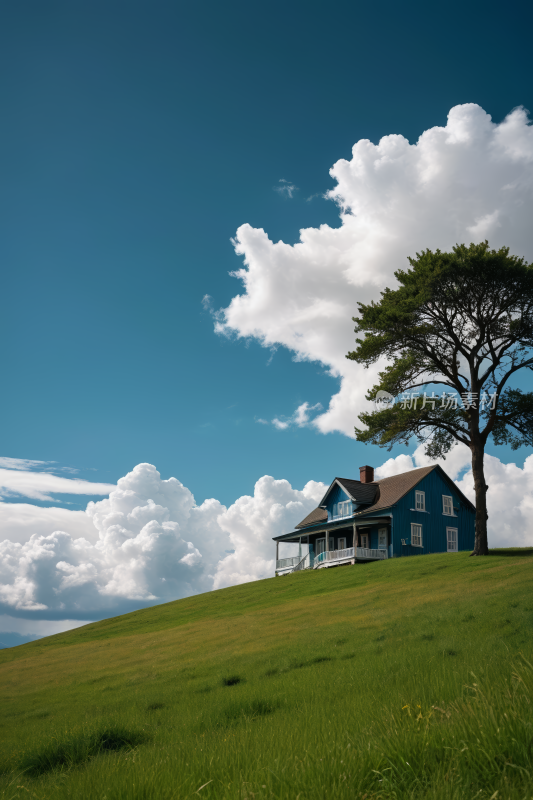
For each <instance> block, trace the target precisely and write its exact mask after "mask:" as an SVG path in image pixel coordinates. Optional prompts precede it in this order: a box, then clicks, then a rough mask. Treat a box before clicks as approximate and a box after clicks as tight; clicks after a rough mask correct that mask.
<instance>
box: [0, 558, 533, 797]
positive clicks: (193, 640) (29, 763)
mask: <svg viewBox="0 0 533 800" xmlns="http://www.w3.org/2000/svg"><path fill="white" fill-rule="evenodd" d="M532 579H533V551H520V550H516V551H494V552H493V554H492V555H491V556H488V557H485V558H469V557H468V555H467V554H466V553H459V554H450V555H448V554H442V555H434V556H422V557H418V558H406V559H394V560H391V561H386V562H381V563H369V564H360V565H356V566H354V567H342V568H337V569H329V570H319V571H313V572H304V573H299V574H296V575H291V576H287V577H284V578H278V579H274V578H272V579H270V580H265V581H259V582H257V583H249V584H245V585H243V586H237V587H233V588H230V589H223V590H220V591H217V592H211V593H209V594H205V595H200V596H197V597H192V598H188V599H185V600H179V601H176V602H173V603H168V604H165V605H161V606H157V607H153V608H149V609H145V610H142V611H137V612H135V613H133V614H127V615H125V616H122V617H116V618H114V619H110V620H105V621H103V622H98V623H94V624H91V625H87V626H85V627H83V628H78V629H76V630H74V631H71V632H68V633H63V634H58V635H57V636H51V637H48V638H46V639H41V640H38V641H36V642H31V643H29V644H25V645H21V646H20V647H17V648H13V649H9V650H2V651H0V693H1V697H2V704H1V727H0V737H1V760H0V772H1V774H0V798H2V800H11V799H12V798H39V799H40V800H41V799H42V800H44V798H78V799H79V798H83V799H84V800H93V798H94V800H97V799H98V800H140V799H141V798H143V799H144V800H152V799H153V800H171V798H175V799H176V800H178V799H179V800H181V798H198V797H200V798H217V800H218V798H239V800H260V799H262V798H287V799H288V798H294V800H297V798H300V800H315V799H316V800H323V798H335V800H343V799H344V798H346V799H348V798H350V800H352V799H353V798H361V800H362V799H363V798H367V799H368V800H370V798H403V797H406V798H407V797H409V798H411V797H413V798H415V797H416V798H418V797H420V798H422V797H424V798H426V797H431V798H457V800H459V798H461V800H463V799H464V798H474V797H475V798H480V800H481V798H486V799H487V800H490V798H492V800H496V798H498V800H502V798H517V799H518V798H520V800H523V798H530V797H533V790H532V788H531V787H532V785H533V724H532V723H533V704H532V701H533V667H532V664H533V635H532V634H533V591H532V585H533V584H532Z"/></svg>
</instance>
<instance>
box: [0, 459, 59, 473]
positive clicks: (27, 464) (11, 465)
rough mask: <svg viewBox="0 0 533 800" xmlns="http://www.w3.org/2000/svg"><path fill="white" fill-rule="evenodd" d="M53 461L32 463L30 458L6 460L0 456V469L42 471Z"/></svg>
mask: <svg viewBox="0 0 533 800" xmlns="http://www.w3.org/2000/svg"><path fill="white" fill-rule="evenodd" d="M54 463H55V462H54V461H32V460H31V459H30V458H8V457H7V456H0V467H2V468H5V469H23V470H29V469H34V468H37V469H42V468H43V467H47V466H49V465H50V464H54Z"/></svg>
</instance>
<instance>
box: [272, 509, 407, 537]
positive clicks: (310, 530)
mask: <svg viewBox="0 0 533 800" xmlns="http://www.w3.org/2000/svg"><path fill="white" fill-rule="evenodd" d="M391 517H392V514H391V515H390V516H381V517H361V516H355V517H353V516H352V517H345V518H344V519H336V520H334V521H333V522H327V523H322V524H321V525H309V526H308V527H307V528H305V529H304V530H301V531H293V533H284V534H283V535H282V536H274V537H273V539H274V541H275V542H299V541H300V539H302V540H305V537H306V536H314V535H315V534H317V533H322V532H323V531H332V530H337V529H342V528H350V530H353V525H354V522H355V524H356V526H357V527H358V528H363V527H369V526H370V525H388V524H390V521H391Z"/></svg>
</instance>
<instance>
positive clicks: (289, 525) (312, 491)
mask: <svg viewBox="0 0 533 800" xmlns="http://www.w3.org/2000/svg"><path fill="white" fill-rule="evenodd" d="M326 488H327V487H326V486H325V485H324V484H323V483H320V482H317V481H309V483H307V484H306V485H305V486H304V488H303V489H302V491H298V490H297V489H293V488H292V487H291V485H290V483H289V482H288V481H285V480H274V478H271V477H270V476H269V475H265V476H264V477H263V478H260V479H259V480H258V481H257V483H256V484H255V489H254V496H253V497H251V496H248V495H245V496H244V497H240V498H239V499H238V500H237V501H236V502H235V503H234V504H233V505H232V506H230V507H229V508H228V509H227V510H226V511H225V512H224V513H223V514H221V515H220V517H219V524H220V527H221V528H222V530H223V531H225V532H226V533H227V534H228V536H229V539H230V541H231V544H232V545H233V547H234V549H235V552H234V553H232V554H230V555H227V556H226V557H225V558H223V559H222V560H221V561H220V562H219V564H218V565H217V571H216V574H215V576H214V581H213V588H214V589H219V588H221V587H223V586H233V585H234V584H237V583H246V582H247V581H251V580H257V579H258V578H268V577H270V576H271V575H273V574H274V567H275V564H274V555H275V550H274V542H273V541H272V537H273V536H279V535H280V533H281V532H283V531H285V532H287V533H288V532H289V531H290V530H292V529H293V528H294V526H295V525H297V524H298V522H300V521H301V520H302V519H304V517H306V516H307V514H308V513H309V512H310V511H312V510H313V508H316V505H317V503H318V502H319V501H320V500H321V499H322V497H323V496H324V493H325V491H326ZM294 547H297V545H296V546H295V545H293V548H294ZM287 555H289V551H288V550H287Z"/></svg>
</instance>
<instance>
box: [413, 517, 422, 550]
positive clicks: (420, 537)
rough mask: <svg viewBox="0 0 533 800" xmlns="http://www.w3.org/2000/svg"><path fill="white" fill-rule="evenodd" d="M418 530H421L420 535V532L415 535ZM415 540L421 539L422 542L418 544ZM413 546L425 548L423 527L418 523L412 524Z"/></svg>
mask: <svg viewBox="0 0 533 800" xmlns="http://www.w3.org/2000/svg"><path fill="white" fill-rule="evenodd" d="M417 528H418V529H420V533H418V531H417V532H416V533H415V530H416V529H417ZM414 539H420V542H419V543H416V542H415V541H414ZM411 545H412V546H413V547H424V539H423V538H422V525H419V524H418V522H411Z"/></svg>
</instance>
